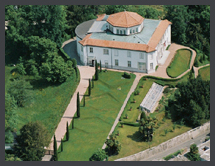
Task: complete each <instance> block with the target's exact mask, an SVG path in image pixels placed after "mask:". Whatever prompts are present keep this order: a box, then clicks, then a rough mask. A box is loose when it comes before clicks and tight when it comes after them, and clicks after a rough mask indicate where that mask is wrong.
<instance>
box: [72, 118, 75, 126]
mask: <svg viewBox="0 0 215 166" xmlns="http://www.w3.org/2000/svg"><path fill="white" fill-rule="evenodd" d="M74 121H75V119H74V118H73V119H72V129H74V128H75V125H74V123H75V122H74Z"/></svg>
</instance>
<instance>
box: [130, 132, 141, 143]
mask: <svg viewBox="0 0 215 166" xmlns="http://www.w3.org/2000/svg"><path fill="white" fill-rule="evenodd" d="M127 137H128V138H131V139H132V140H133V141H136V142H144V140H143V136H142V134H141V133H140V132H139V131H136V132H135V133H134V134H133V135H128V136H127Z"/></svg>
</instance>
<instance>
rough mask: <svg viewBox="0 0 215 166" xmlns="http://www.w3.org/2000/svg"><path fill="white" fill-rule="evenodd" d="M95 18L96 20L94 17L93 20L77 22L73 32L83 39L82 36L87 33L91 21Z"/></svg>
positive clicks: (91, 23)
mask: <svg viewBox="0 0 215 166" xmlns="http://www.w3.org/2000/svg"><path fill="white" fill-rule="evenodd" d="M95 20H96V19H93V20H89V21H85V22H83V23H81V24H79V25H78V26H77V27H76V28H75V34H76V35H77V36H78V37H79V38H80V39H83V38H84V37H85V36H86V35H87V33H88V31H89V29H90V27H91V26H92V25H93V23H94V21H95Z"/></svg>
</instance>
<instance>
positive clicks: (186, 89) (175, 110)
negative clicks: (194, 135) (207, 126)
mask: <svg viewBox="0 0 215 166" xmlns="http://www.w3.org/2000/svg"><path fill="white" fill-rule="evenodd" d="M177 87H178V90H176V93H175V95H174V99H173V100H172V99H169V102H168V107H169V108H168V110H167V112H166V114H168V113H170V114H171V117H172V119H173V120H174V121H181V120H183V121H185V123H187V124H188V125H191V126H193V127H196V126H198V125H201V124H202V122H204V120H207V119H210V81H204V80H202V79H201V77H197V79H191V80H189V81H188V82H182V83H180V84H178V85H177Z"/></svg>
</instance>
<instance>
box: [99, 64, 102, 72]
mask: <svg viewBox="0 0 215 166" xmlns="http://www.w3.org/2000/svg"><path fill="white" fill-rule="evenodd" d="M99 67H100V73H101V72H102V62H101V61H100V65H99Z"/></svg>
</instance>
